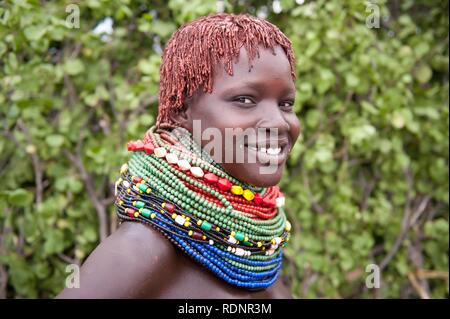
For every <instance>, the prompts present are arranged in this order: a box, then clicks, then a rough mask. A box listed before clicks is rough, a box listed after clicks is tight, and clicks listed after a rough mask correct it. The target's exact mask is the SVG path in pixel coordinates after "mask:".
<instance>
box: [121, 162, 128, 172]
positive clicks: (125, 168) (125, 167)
mask: <svg viewBox="0 0 450 319" xmlns="http://www.w3.org/2000/svg"><path fill="white" fill-rule="evenodd" d="M126 171H128V164H127V163H125V164H123V165H122V167H121V168H120V174H123V173H125V172H126Z"/></svg>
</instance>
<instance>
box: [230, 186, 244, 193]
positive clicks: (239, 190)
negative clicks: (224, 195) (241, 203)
mask: <svg viewBox="0 0 450 319" xmlns="http://www.w3.org/2000/svg"><path fill="white" fill-rule="evenodd" d="M231 192H232V193H233V194H234V195H242V193H243V192H244V190H243V189H242V187H241V186H239V185H233V186H231Z"/></svg>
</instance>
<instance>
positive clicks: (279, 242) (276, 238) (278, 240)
mask: <svg viewBox="0 0 450 319" xmlns="http://www.w3.org/2000/svg"><path fill="white" fill-rule="evenodd" d="M274 239H275V242H276V243H277V245H279V244H281V237H275V238H274Z"/></svg>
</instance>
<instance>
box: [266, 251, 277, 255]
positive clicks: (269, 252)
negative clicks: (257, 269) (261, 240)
mask: <svg viewBox="0 0 450 319" xmlns="http://www.w3.org/2000/svg"><path fill="white" fill-rule="evenodd" d="M274 252H275V250H273V249H269V250H267V251H266V255H268V256H270V255H273V253H274Z"/></svg>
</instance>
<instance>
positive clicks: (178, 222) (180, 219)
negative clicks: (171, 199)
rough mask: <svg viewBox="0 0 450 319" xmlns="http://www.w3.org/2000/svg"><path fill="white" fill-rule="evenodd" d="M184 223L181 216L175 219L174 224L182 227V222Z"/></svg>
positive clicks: (184, 219)
mask: <svg viewBox="0 0 450 319" xmlns="http://www.w3.org/2000/svg"><path fill="white" fill-rule="evenodd" d="M185 221H186V218H184V217H183V216H181V215H178V216H177V217H175V222H176V223H177V224H180V225H184V222H185Z"/></svg>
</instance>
